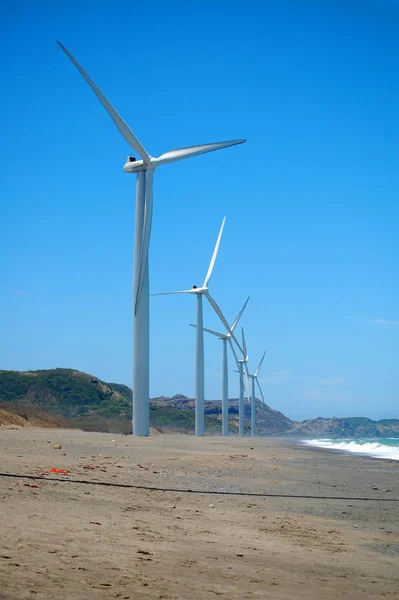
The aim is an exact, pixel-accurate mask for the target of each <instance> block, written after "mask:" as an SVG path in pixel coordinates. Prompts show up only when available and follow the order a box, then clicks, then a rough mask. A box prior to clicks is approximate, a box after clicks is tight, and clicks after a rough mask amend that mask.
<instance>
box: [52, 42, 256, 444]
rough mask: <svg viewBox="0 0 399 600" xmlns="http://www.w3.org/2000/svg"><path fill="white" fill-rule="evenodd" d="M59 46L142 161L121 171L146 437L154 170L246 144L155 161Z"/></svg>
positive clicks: (137, 387)
mask: <svg viewBox="0 0 399 600" xmlns="http://www.w3.org/2000/svg"><path fill="white" fill-rule="evenodd" d="M58 44H59V46H60V47H61V48H62V50H63V51H64V52H65V54H66V55H67V56H68V57H69V58H70V59H71V61H72V62H73V64H74V65H75V67H76V68H77V69H78V71H79V72H80V73H81V75H83V77H84V79H85V80H86V81H87V83H88V84H89V86H90V87H91V89H92V90H93V92H94V93H95V95H96V96H97V98H98V99H99V100H100V102H101V104H102V105H103V106H104V108H105V110H106V111H107V113H108V114H109V116H110V117H111V119H112V121H113V122H114V124H115V125H116V127H117V128H118V129H119V132H120V133H121V134H122V136H123V137H124V139H125V140H126V142H127V143H128V144H129V146H130V147H131V148H132V149H133V150H134V151H135V152H137V154H139V156H140V157H141V160H136V158H135V157H134V156H128V158H127V160H126V163H125V165H124V167H123V170H124V171H125V172H126V173H137V184H136V216H135V231H134V265H133V435H136V436H147V435H149V417H150V404H149V402H150V385H149V377H150V375H149V372H150V371H149V267H148V250H149V245H150V235H151V223H152V203H153V193H152V189H153V176H154V170H155V169H156V168H157V167H159V166H160V165H165V164H168V163H171V162H175V161H177V160H183V159H185V158H190V157H192V156H198V155H199V154H205V153H206V152H213V151H214V150H220V149H222V148H227V147H229V146H235V145H237V144H242V143H243V142H245V140H244V139H241V140H233V141H228V142H216V143H213V144H202V145H199V146H190V147H188V148H180V149H178V150H171V151H169V152H166V153H165V154H161V156H159V157H158V158H154V157H153V156H151V155H150V154H149V153H148V152H147V150H146V149H145V148H144V146H143V145H142V144H141V142H140V141H139V140H138V138H137V137H136V136H135V135H134V133H133V132H132V131H131V129H130V128H129V127H128V125H127V124H126V123H125V121H124V120H123V119H122V118H121V117H120V115H119V114H118V113H117V112H116V110H115V109H114V107H113V106H112V105H111V104H110V102H108V100H107V98H106V97H105V96H104V94H103V93H102V92H101V90H100V89H99V88H98V87H97V86H96V84H95V83H94V81H92V79H90V77H89V76H88V74H87V73H86V71H84V69H83V68H82V67H81V66H80V65H79V63H78V62H77V61H76V60H75V59H74V57H73V56H72V54H71V53H70V52H68V50H67V49H66V48H65V46H63V45H62V44H61V43H60V42H58Z"/></svg>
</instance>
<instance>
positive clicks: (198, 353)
mask: <svg viewBox="0 0 399 600" xmlns="http://www.w3.org/2000/svg"><path fill="white" fill-rule="evenodd" d="M225 221H226V217H224V219H223V221H222V226H221V228H220V231H219V235H218V238H217V240H216V245H215V249H214V251H213V254H212V258H211V262H210V264H209V268H208V272H207V274H206V276H205V280H204V283H203V285H202V286H201V287H197V286H196V285H194V286H193V287H192V288H191V290H179V291H177V292H162V293H160V294H151V295H152V296H168V295H170V294H195V295H196V296H197V324H196V346H195V435H197V436H200V437H202V436H203V435H204V323H203V311H202V296H205V298H206V299H207V300H208V302H209V304H210V305H211V306H212V308H213V309H214V311H215V312H216V314H217V315H218V317H219V319H220V320H221V321H222V323H223V325H224V326H225V327H226V330H227V331H228V333H229V334H230V336H231V338H232V339H233V340H234V341H235V343H236V344H237V346H238V347H239V348H240V351H241V352H242V350H241V347H240V344H239V343H238V341H237V339H236V337H235V335H234V333H233V332H232V330H231V329H230V326H229V324H228V322H227V321H226V319H225V317H224V315H223V313H222V311H221V310H220V308H219V306H218V304H217V303H216V301H215V300H214V299H213V298H212V296H211V295H210V293H209V288H208V284H209V280H210V278H211V275H212V271H213V268H214V266H215V262H216V257H217V255H218V251H219V246H220V240H221V238H222V233H223V228H224V224H225Z"/></svg>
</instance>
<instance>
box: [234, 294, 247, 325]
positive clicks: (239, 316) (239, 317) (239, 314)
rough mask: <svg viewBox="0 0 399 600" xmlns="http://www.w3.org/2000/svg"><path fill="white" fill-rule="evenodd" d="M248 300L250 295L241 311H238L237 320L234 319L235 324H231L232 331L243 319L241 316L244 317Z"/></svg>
mask: <svg viewBox="0 0 399 600" xmlns="http://www.w3.org/2000/svg"><path fill="white" fill-rule="evenodd" d="M248 300H249V296H248V298H247V299H246V300H245V304H244V306H243V307H242V309H241V310H240V312H239V313H238V315H237V316H236V318H235V321H234V323H233V324H232V326H231V331H234V329H235V328H236V327H237V324H238V321H239V320H240V319H241V317H242V313H243V312H244V310H245V307H246V306H247V304H248Z"/></svg>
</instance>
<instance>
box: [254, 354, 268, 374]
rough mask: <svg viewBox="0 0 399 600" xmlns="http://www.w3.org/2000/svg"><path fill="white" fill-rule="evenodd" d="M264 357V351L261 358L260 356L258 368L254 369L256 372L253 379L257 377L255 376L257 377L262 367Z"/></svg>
mask: <svg viewBox="0 0 399 600" xmlns="http://www.w3.org/2000/svg"><path fill="white" fill-rule="evenodd" d="M265 355H266V350H265V351H264V353H263V356H262V358H261V359H260V363H259V364H258V368H257V369H256V371H255V377H257V375H258V373H259V371H260V368H261V366H262V363H263V359H264V358H265Z"/></svg>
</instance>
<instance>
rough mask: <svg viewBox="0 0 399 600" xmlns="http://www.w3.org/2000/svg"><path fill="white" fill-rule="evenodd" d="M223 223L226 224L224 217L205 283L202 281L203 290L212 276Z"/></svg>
mask: <svg viewBox="0 0 399 600" xmlns="http://www.w3.org/2000/svg"><path fill="white" fill-rule="evenodd" d="M225 222H226V217H224V218H223V221H222V226H221V228H220V231H219V235H218V239H217V240H216V244H215V248H214V250H213V254H212V258H211V262H210V264H209V269H208V273H207V274H206V277H205V281H204V285H203V287H204V288H205V287H207V286H208V283H209V280H210V278H211V275H212V271H213V267H214V266H215V262H216V257H217V255H218V252H219V246H220V240H221V239H222V233H223V229H224V224H225Z"/></svg>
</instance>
